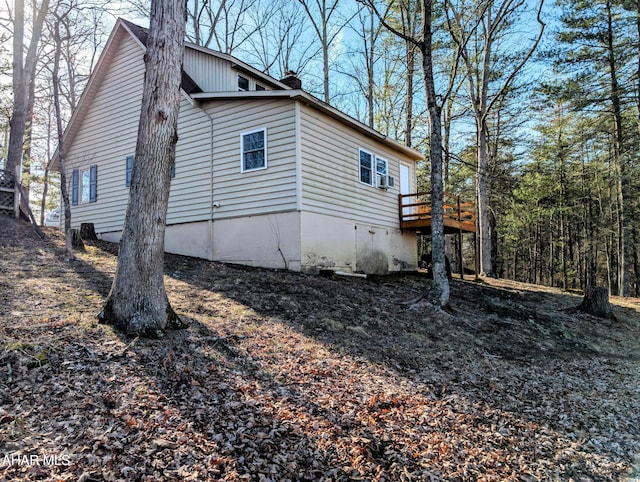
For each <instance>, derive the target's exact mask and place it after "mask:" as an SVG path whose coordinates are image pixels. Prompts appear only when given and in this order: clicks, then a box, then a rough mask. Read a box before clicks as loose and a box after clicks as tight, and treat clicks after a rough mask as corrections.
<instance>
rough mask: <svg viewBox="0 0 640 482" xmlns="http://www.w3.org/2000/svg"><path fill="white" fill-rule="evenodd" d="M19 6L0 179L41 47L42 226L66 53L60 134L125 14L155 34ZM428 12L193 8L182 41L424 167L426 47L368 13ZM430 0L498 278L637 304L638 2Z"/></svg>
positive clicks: (406, 6) (454, 150) (309, 2)
mask: <svg viewBox="0 0 640 482" xmlns="http://www.w3.org/2000/svg"><path fill="white" fill-rule="evenodd" d="M16 2H18V3H17V5H23V6H24V11H25V22H24V33H23V34H21V33H20V32H21V29H20V28H17V23H16V15H15V13H16V8H15V6H16V5H7V4H6V3H5V4H3V5H2V7H0V9H1V10H0V23H1V26H0V29H1V30H0V82H1V85H0V168H1V167H3V165H4V164H6V157H7V149H8V144H9V127H10V122H11V118H12V116H14V114H13V112H14V89H15V86H13V85H12V81H13V80H15V72H16V68H15V67H14V65H12V59H13V58H14V55H13V54H14V51H15V48H16V43H15V40H16V36H17V35H19V36H21V37H22V38H23V42H22V47H20V48H21V49H23V50H24V53H25V55H27V56H28V52H31V51H30V50H28V46H29V45H32V44H33V43H34V42H32V40H38V42H37V44H36V45H37V48H36V49H35V50H34V52H35V58H34V59H33V60H34V61H35V68H34V70H33V73H32V74H30V75H28V76H27V77H26V78H25V79H24V82H25V85H26V86H27V87H28V89H27V90H28V92H29V94H30V95H29V96H28V97H29V102H28V103H27V106H26V114H27V132H26V136H25V143H24V155H23V184H24V185H26V186H28V187H29V192H30V201H31V205H32V206H33V209H34V211H36V212H40V213H41V214H40V216H41V219H42V216H44V213H45V211H47V210H50V209H52V208H53V207H54V206H57V205H59V199H60V196H59V194H58V190H57V189H58V186H59V180H57V179H56V178H55V177H53V176H51V173H50V172H49V169H48V161H49V160H50V159H51V157H52V153H53V151H54V149H55V147H56V145H57V133H56V118H55V109H54V107H53V85H54V81H53V80H54V75H53V71H54V69H53V65H54V62H53V60H54V59H55V58H56V55H55V53H56V51H57V52H58V53H59V54H60V63H59V68H58V69H57V70H58V74H57V76H56V80H58V81H59V86H60V99H61V104H62V105H61V116H62V117H63V123H64V124H66V122H67V121H68V119H69V117H70V113H71V112H72V110H73V108H74V107H75V106H76V105H77V102H78V99H79V97H80V95H81V93H82V90H83V88H84V86H85V84H86V82H87V79H88V76H89V73H90V72H91V70H92V68H93V67H94V66H95V63H96V61H97V59H98V57H99V54H100V51H101V49H102V48H103V46H104V43H105V42H106V39H107V38H108V35H109V33H110V31H111V28H112V26H113V24H114V22H115V19H116V18H117V17H118V16H123V17H126V18H128V19H130V20H132V21H135V22H138V23H140V24H141V25H144V26H146V25H148V21H147V20H145V18H146V16H147V12H146V9H147V8H148V7H147V2H141V1H139V0H136V1H131V2H120V3H119V4H114V3H113V2H109V4H107V2H102V1H93V0H82V1H80V0H65V1H59V0H50V1H49V2H45V3H44V7H45V8H46V9H47V16H46V18H45V23H44V27H43V29H42V33H41V35H38V36H37V38H36V39H34V38H33V35H32V32H33V31H34V30H33V25H34V23H35V21H36V18H37V14H38V12H40V11H41V10H42V8H43V2H42V0H40V1H37V0H35V1H33V2H32V1H31V0H16ZM21 2H23V3H21ZM423 2H424V0H402V1H392V0H389V1H378V2H372V3H370V4H368V5H367V4H366V3H367V2H356V1H354V0H275V1H274V0H226V1H225V0H216V1H212V2H202V1H200V0H190V1H189V2H188V10H189V13H188V18H187V40H188V41H190V42H193V43H196V44H199V45H202V46H205V47H209V48H212V49H215V50H221V51H223V52H226V53H229V54H232V55H234V56H236V57H238V58H240V59H241V60H244V61H246V62H248V63H249V64H251V65H253V66H255V67H256V68H259V69H261V70H263V71H265V72H266V73H268V74H270V75H272V76H273V77H276V78H280V77H282V76H283V75H284V73H285V72H287V71H295V72H297V74H298V75H299V77H300V78H301V79H302V82H303V88H304V89H305V90H307V91H308V92H310V93H312V94H314V95H316V96H317V97H318V98H320V99H322V100H324V101H326V102H328V103H330V104H331V105H333V106H335V107H337V108H339V109H341V110H343V111H345V112H347V113H348V114H350V115H352V116H353V117H355V118H357V119H359V120H360V121H362V122H364V123H366V124H368V125H370V126H372V127H374V128H375V129H377V130H379V131H381V132H382V133H383V134H385V135H388V136H389V137H392V138H395V139H398V140H399V141H401V142H404V143H406V144H408V145H411V146H413V147H415V148H416V149H418V150H421V151H422V152H424V153H425V155H428V153H429V148H430V146H429V132H428V121H427V106H426V102H425V96H424V92H423V89H424V87H423V86H424V84H423V82H422V81H421V58H420V55H421V54H420V51H419V49H417V48H416V46H415V44H412V43H411V42H408V41H406V40H404V39H403V38H402V37H400V36H398V35H394V34H392V33H391V32H390V31H389V30H388V28H385V26H384V25H383V24H382V22H381V21H380V18H379V17H378V16H377V15H376V14H374V12H373V9H372V8H371V5H373V6H375V7H376V10H377V11H378V13H380V14H381V15H383V16H384V19H385V21H386V22H387V23H388V24H389V25H390V26H392V27H393V28H395V29H396V30H397V31H400V32H403V33H404V34H406V35H407V36H419V35H420V32H419V28H420V18H421V17H420V16H421V12H422V10H421V7H422V6H423V5H422V4H423ZM429 3H430V4H433V14H434V22H435V24H434V29H433V32H434V42H433V58H434V60H435V65H434V68H435V76H436V83H437V85H438V88H437V89H436V91H437V92H438V93H439V94H440V95H441V101H442V106H443V109H442V124H443V133H442V134H443V135H442V139H443V140H442V147H443V152H444V161H443V162H444V166H443V167H444V169H443V172H444V185H445V190H446V191H448V192H452V193H454V194H460V195H462V196H463V197H464V198H465V199H468V200H474V199H476V198H477V190H478V186H479V185H482V182H485V181H486V213H485V214H486V217H487V221H488V238H489V239H488V243H489V244H488V246H489V247H490V262H491V263H490V266H491V270H490V271H491V272H492V273H493V274H495V275H497V276H503V277H508V278H513V279H516V280H519V281H526V282H532V283H540V284H547V285H553V286H559V287H563V288H567V289H569V288H584V287H586V286H587V285H596V284H598V285H602V286H605V287H608V288H609V290H610V292H611V293H612V294H621V295H630V296H639V294H640V260H639V253H638V249H639V248H638V245H639V241H640V221H639V219H638V218H639V214H640V202H639V195H638V193H639V191H640V176H639V173H638V170H639V162H638V141H639V139H640V1H638V0H634V1H629V0H624V1H623V0H615V1H614V0H591V1H589V2H587V1H583V0H565V1H558V2H555V3H553V2H547V3H544V2H542V1H539V0H538V1H529V0H521V1H517V0H469V1H465V0H451V1H449V0H447V1H437V2H435V1H434V2H429ZM543 27H544V28H543ZM538 40H539V42H538ZM27 60H28V59H26V58H25V59H24V64H21V65H22V66H24V65H26V64H27ZM18 70H20V71H23V70H24V69H22V68H21V69H18ZM27 73H28V72H27ZM483 139H484V140H483ZM485 141H486V142H485ZM483 142H485V145H484V146H482V144H483ZM483 156H484V159H483ZM419 181H420V186H419V189H420V190H426V191H428V190H429V189H430V188H429V163H428V162H426V163H425V164H424V165H423V166H421V169H420V174H419Z"/></svg>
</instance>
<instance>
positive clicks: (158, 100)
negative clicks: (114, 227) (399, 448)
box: [98, 0, 185, 336]
mask: <svg viewBox="0 0 640 482" xmlns="http://www.w3.org/2000/svg"><path fill="white" fill-rule="evenodd" d="M184 34H185V2H175V1H174V0H152V4H151V26H150V30H149V40H148V45H147V52H146V55H145V64H146V74H145V79H144V91H143V96H142V99H143V100H142V109H141V112H140V123H139V127H138V142H137V145H136V152H135V163H134V168H133V178H132V181H131V188H130V193H129V204H128V206H127V213H126V217H125V223H124V228H123V234H122V241H121V245H120V253H119V256H118V266H117V268H116V275H115V279H114V281H113V285H112V287H111V292H110V293H109V296H108V298H107V300H106V302H105V305H104V307H103V309H102V311H101V312H100V313H99V314H98V318H99V319H100V320H101V321H102V322H105V323H108V324H111V325H114V326H116V327H118V328H120V329H122V330H124V331H126V332H127V333H129V334H135V335H142V336H160V335H161V334H162V332H163V331H164V330H165V329H167V328H174V327H182V326H183V325H182V322H181V320H180V319H179V318H178V316H177V315H176V313H175V312H174V311H173V309H172V308H171V305H170V304H169V300H168V298H167V294H166V291H165V286H164V233H165V224H166V217H167V206H168V201H169V187H170V181H171V165H172V164H173V162H174V160H175V148H176V143H177V140H178V139H177V122H178V111H179V107H180V82H181V77H182V58H183V51H184Z"/></svg>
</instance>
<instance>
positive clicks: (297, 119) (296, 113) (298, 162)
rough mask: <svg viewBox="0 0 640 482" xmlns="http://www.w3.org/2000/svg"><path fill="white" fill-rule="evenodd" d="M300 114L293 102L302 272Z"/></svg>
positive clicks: (298, 104) (301, 269) (297, 208)
mask: <svg viewBox="0 0 640 482" xmlns="http://www.w3.org/2000/svg"><path fill="white" fill-rule="evenodd" d="M301 117H302V115H301V113H300V101H298V100H296V101H295V102H294V122H295V127H294V130H295V139H296V146H295V156H296V210H297V211H298V236H299V245H298V249H299V253H300V271H302V272H304V271H305V269H304V267H303V266H302V263H303V253H302V247H303V245H304V243H303V237H302V236H303V234H304V233H303V231H302V140H301V138H300V137H301V134H302V130H301V128H300V125H301Z"/></svg>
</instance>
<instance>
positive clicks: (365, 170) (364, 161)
mask: <svg viewBox="0 0 640 482" xmlns="http://www.w3.org/2000/svg"><path fill="white" fill-rule="evenodd" d="M359 169H360V182H362V183H364V184H368V185H369V186H373V154H372V153H370V152H369V151H365V150H364V149H359Z"/></svg>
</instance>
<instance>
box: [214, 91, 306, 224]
mask: <svg viewBox="0 0 640 482" xmlns="http://www.w3.org/2000/svg"><path fill="white" fill-rule="evenodd" d="M205 110H206V111H207V112H208V113H209V114H210V115H211V116H212V117H213V124H214V129H213V159H214V166H213V172H214V177H213V201H214V203H216V204H217V203H219V207H216V208H215V209H214V211H213V218H214V219H222V218H229V217H234V216H249V215H259V214H267V213H273V212H281V211H288V210H295V209H296V207H297V204H296V157H295V156H296V148H295V146H296V142H295V110H294V103H293V102H291V101H290V100H256V99H253V100H234V101H214V102H210V103H209V104H208V105H207V106H206V107H205ZM263 127H264V128H266V129H267V169H261V170H256V171H248V172H244V173H243V172H240V134H241V133H243V132H247V131H251V130H255V129H260V128H263ZM256 234H257V235H259V233H256Z"/></svg>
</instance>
